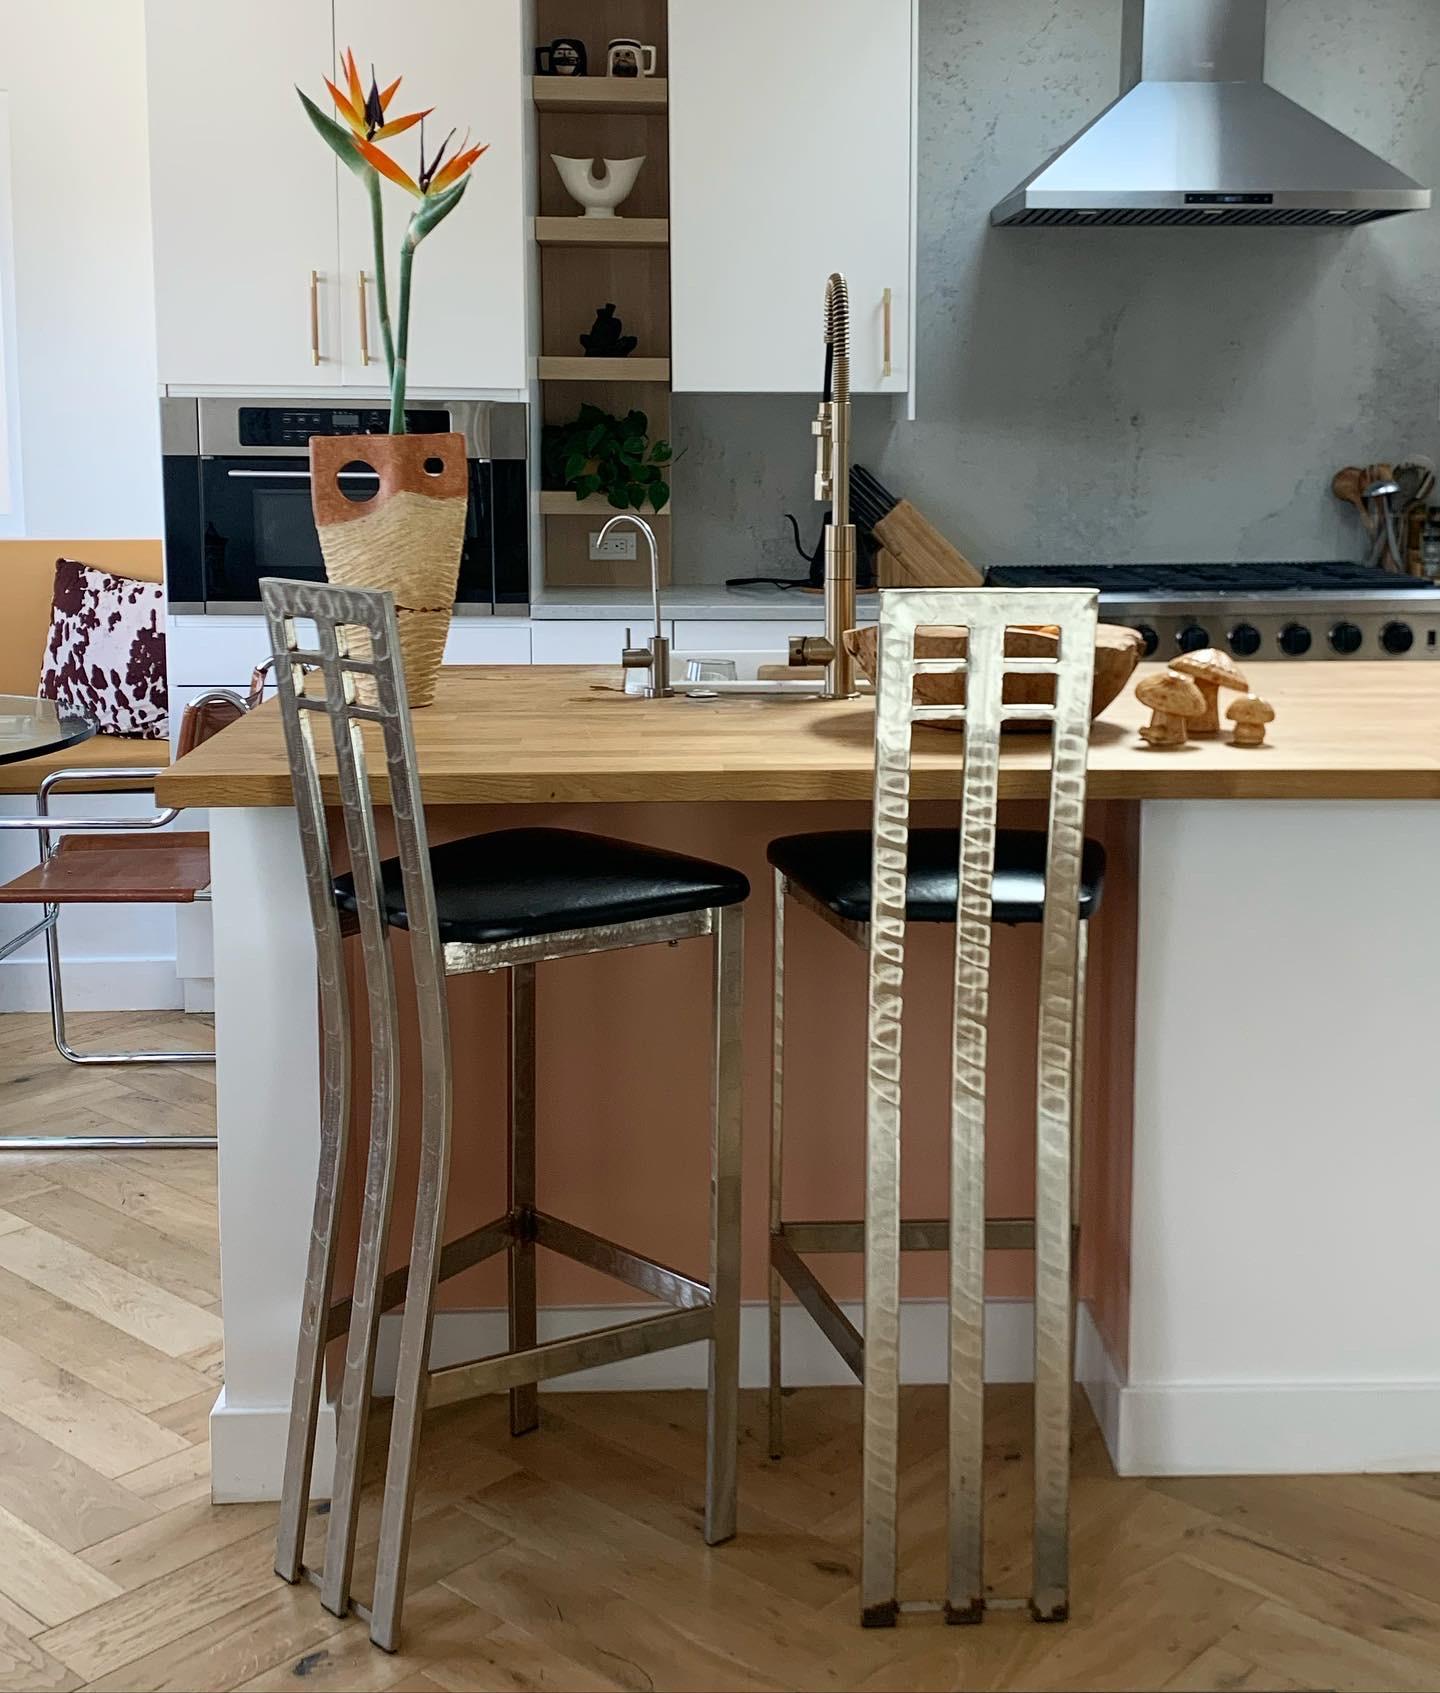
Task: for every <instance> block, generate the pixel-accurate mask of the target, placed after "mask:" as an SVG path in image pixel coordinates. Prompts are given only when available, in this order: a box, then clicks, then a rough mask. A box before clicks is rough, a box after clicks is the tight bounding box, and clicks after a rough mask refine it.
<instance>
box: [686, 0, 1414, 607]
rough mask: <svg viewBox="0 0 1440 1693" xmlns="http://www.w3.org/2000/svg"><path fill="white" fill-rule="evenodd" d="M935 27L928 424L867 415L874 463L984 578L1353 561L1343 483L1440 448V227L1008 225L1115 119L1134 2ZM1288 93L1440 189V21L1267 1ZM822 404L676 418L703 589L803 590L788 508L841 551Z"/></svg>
mask: <svg viewBox="0 0 1440 1693" xmlns="http://www.w3.org/2000/svg"><path fill="white" fill-rule="evenodd" d="M1257 3H1263V0H1257ZM920 19H921V22H920V110H919V147H920V155H919V171H920V180H919V232H918V242H919V276H918V287H917V290H916V292H917V299H918V313H919V317H918V359H917V363H918V370H919V380H918V388H917V406H918V417H917V419H916V421H915V422H913V423H911V422H909V421H907V420H906V419H905V417H904V414H903V408H902V407H901V405H900V404H899V403H898V402H891V401H890V400H888V399H874V398H869V399H864V400H861V401H859V402H857V407H856V410H857V417H856V455H857V457H858V458H859V459H860V460H861V461H862V462H864V463H866V464H869V465H870V466H871V467H872V468H873V469H874V470H875V471H876V472H877V474H878V475H879V476H880V478H881V480H882V481H884V482H885V483H886V484H887V485H889V486H890V487H891V488H892V489H893V490H894V491H895V492H896V493H898V494H902V495H904V496H905V497H907V498H909V499H911V500H913V501H914V503H915V504H916V505H917V506H918V507H920V509H921V510H922V511H923V512H924V513H925V514H926V515H927V516H928V517H929V518H930V519H931V520H932V521H933V522H935V523H936V524H937V525H938V526H939V527H940V528H941V529H942V530H943V531H944V532H945V533H946V534H947V535H948V536H949V537H950V538H951V539H952V540H953V541H955V542H956V544H957V545H959V546H960V547H961V548H962V549H963V550H964V551H965V552H967V553H968V554H969V555H970V556H971V557H972V558H973V559H975V561H976V562H977V563H981V564H985V563H994V562H1000V561H1009V562H1013V561H1017V560H1024V561H1030V560H1033V561H1038V562H1052V563H1054V562H1062V561H1065V560H1077V561H1098V560H1116V561H1134V560H1185V559H1190V560H1199V559H1204V560H1227V561H1228V560H1237V559H1244V558H1256V559H1285V558H1305V557H1312V558H1321V557H1323V558H1334V557H1353V556H1357V554H1358V542H1357V526H1356V524H1355V523H1354V522H1353V521H1352V520H1351V518H1350V517H1349V516H1348V515H1347V513H1346V512H1345V511H1344V510H1342V509H1341V508H1340V507H1339V505H1338V503H1337V502H1336V501H1335V499H1334V498H1333V496H1332V495H1331V494H1330V491H1329V483H1330V477H1331V475H1332V473H1333V472H1334V471H1335V470H1336V469H1337V468H1339V467H1340V466H1341V465H1343V464H1348V463H1362V464H1363V463H1368V462H1371V461H1372V460H1375V459H1388V458H1393V457H1396V456H1398V455H1400V454H1402V453H1405V452H1421V453H1426V454H1429V455H1431V456H1437V455H1440V211H1434V212H1430V213H1416V214H1412V215H1410V216H1406V217H1402V218H1395V219H1390V220H1386V221H1384V222H1381V223H1378V224H1373V225H1369V226H1365V227H1362V228H1360V229H1358V230H1354V231H1350V232H1339V231H1329V230H1285V229H1209V230H1207V229H1189V228H1185V229H1108V230H1107V229H1067V230H1024V229H1018V230H1017V229H1011V230H996V229H992V228H991V227H990V223H989V214H990V209H991V207H992V205H993V204H994V203H995V202H996V201H997V200H998V199H1000V198H1001V197H1002V196H1003V195H1004V194H1006V193H1008V192H1009V190H1011V189H1012V188H1014V187H1015V186H1016V185H1017V183H1019V182H1020V181H1021V180H1022V179H1023V178H1024V177H1026V176H1028V175H1029V174H1030V173H1031V171H1033V170H1034V169H1035V168H1036V167H1037V166H1038V165H1039V164H1041V162H1042V161H1043V160H1044V159H1045V158H1046V157H1048V155H1049V154H1050V153H1051V152H1053V151H1054V150H1055V148H1056V147H1058V146H1060V145H1061V144H1062V143H1063V142H1065V141H1067V140H1068V139H1069V138H1070V136H1071V135H1073V134H1074V133H1075V131H1076V130H1078V129H1079V128H1080V127H1081V126H1082V125H1083V124H1084V123H1086V122H1087V121H1088V120H1089V119H1090V118H1091V117H1093V116H1094V115H1095V114H1096V113H1098V112H1099V111H1100V110H1101V108H1102V107H1103V106H1105V105H1106V104H1108V103H1109V101H1110V100H1111V99H1112V98H1113V97H1114V95H1115V93H1116V91H1117V88H1118V80H1117V79H1118V76H1119V38H1120V0H920ZM1269 78H1270V80H1271V81H1272V82H1273V83H1274V84H1275V86H1276V87H1277V88H1279V89H1280V90H1281V91H1282V92H1284V93H1286V94H1288V95H1290V97H1291V98H1292V99H1295V100H1299V101H1301V102H1302V103H1303V104H1305V105H1307V106H1309V107H1310V108H1311V109H1312V110H1313V111H1315V112H1317V113H1318V114H1319V115H1320V116H1321V117H1323V118H1325V119H1326V120H1327V121H1329V122H1331V123H1333V124H1336V125H1337V126H1339V127H1340V128H1342V129H1344V130H1346V131H1347V132H1348V133H1350V134H1351V135H1353V136H1354V137H1355V138H1356V139H1357V140H1359V141H1361V142H1363V143H1364V144H1365V145H1366V146H1368V147H1371V148H1373V149H1374V150H1375V151H1376V152H1378V153H1379V154H1381V155H1382V157H1384V158H1386V159H1389V160H1390V161H1391V162H1392V163H1394V164H1395V165H1397V166H1398V167H1399V168H1400V169H1401V170H1404V171H1406V172H1408V173H1409V174H1410V175H1411V176H1414V177H1416V178H1418V179H1419V180H1420V181H1422V182H1424V183H1426V184H1427V185H1430V186H1432V187H1435V188H1437V189H1440V0H1270V52H1269ZM822 263H823V260H822V257H821V256H820V255H817V267H818V266H820V265H821V264H822ZM822 286H823V276H822V275H821V274H820V269H819V268H817V274H816V300H817V307H816V311H817V317H818V313H819V304H818V302H819V298H820V294H821V290H822ZM821 351H822V350H821V347H820V344H819V340H818V337H817V342H816V348H815V354H816V377H817V384H818V380H819V373H820V366H821ZM813 410H814V398H813V396H786V395H780V396H776V395H726V396H694V395H681V396H677V397H676V400H675V407H674V434H675V438H676V444H677V446H678V447H681V448H684V449H685V450H686V457H685V460H684V462H683V463H682V464H681V465H680V466H679V467H678V468H677V473H676V513H677V514H676V519H675V523H676V556H675V574H676V578H677V580H680V581H690V582H693V581H701V580H703V581H716V580H718V579H720V578H722V577H725V576H732V575H753V574H763V573H771V572H779V573H785V574H789V573H791V572H792V570H793V571H799V570H800V569H801V568H802V566H801V564H800V561H799V559H798V558H796V557H795V555H794V552H793V549H792V547H791V544H790V540H789V531H788V527H787V526H786V525H785V523H784V521H783V516H782V514H783V513H784V512H785V511H794V512H796V513H797V515H798V516H799V517H800V521H801V524H802V527H803V528H804V529H805V530H806V532H807V535H809V536H813V534H814V533H815V532H816V529H817V526H818V523H819V516H820V513H819V508H818V507H817V506H816V505H815V503H814V497H813V492H812V486H811V476H812V469H813V448H812V443H811V441H810V438H809V420H810V417H811V415H812V414H813Z"/></svg>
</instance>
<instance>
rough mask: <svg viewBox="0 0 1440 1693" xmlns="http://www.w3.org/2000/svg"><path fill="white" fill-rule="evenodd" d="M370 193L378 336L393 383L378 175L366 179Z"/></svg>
mask: <svg viewBox="0 0 1440 1693" xmlns="http://www.w3.org/2000/svg"><path fill="white" fill-rule="evenodd" d="M367 186H368V188H369V191H370V233H371V236H372V238H373V240H374V243H375V303H376V305H377V306H378V308H379V311H380V334H381V337H382V338H383V340H384V343H385V376H386V380H387V381H389V382H390V383H391V384H392V386H393V384H394V381H395V336H394V334H393V332H392V331H391V328H390V282H389V278H388V276H387V273H386V269H385V208H384V206H383V205H382V204H381V200H380V173H379V172H378V171H376V170H372V171H370V173H369V177H368V178H367Z"/></svg>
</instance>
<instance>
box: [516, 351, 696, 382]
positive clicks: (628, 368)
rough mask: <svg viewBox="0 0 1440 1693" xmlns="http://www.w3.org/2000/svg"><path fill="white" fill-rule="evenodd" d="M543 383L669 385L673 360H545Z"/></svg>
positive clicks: (542, 360)
mask: <svg viewBox="0 0 1440 1693" xmlns="http://www.w3.org/2000/svg"><path fill="white" fill-rule="evenodd" d="M540 380H541V381H542V382H668V381H669V380H670V361H669V359H637V358H628V359H587V358H583V357H582V358H573V359H572V358H542V359H541V360H540Z"/></svg>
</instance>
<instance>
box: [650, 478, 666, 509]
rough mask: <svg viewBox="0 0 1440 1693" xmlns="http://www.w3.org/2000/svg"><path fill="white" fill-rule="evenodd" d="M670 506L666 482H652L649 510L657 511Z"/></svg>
mask: <svg viewBox="0 0 1440 1693" xmlns="http://www.w3.org/2000/svg"><path fill="white" fill-rule="evenodd" d="M669 504H670V484H669V483H668V482H652V483H651V484H650V509H651V510H652V511H659V510H661V509H662V507H664V506H668V505H669Z"/></svg>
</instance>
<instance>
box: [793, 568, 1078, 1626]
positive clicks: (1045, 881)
mask: <svg viewBox="0 0 1440 1693" xmlns="http://www.w3.org/2000/svg"><path fill="white" fill-rule="evenodd" d="M1096 607H1097V596H1096V595H1095V594H1094V593H1093V592H1091V591H1085V590H1080V591H1066V592H1060V591H1051V590H1048V589H1020V590H1014V591H1005V590H1000V589H994V588H985V589H978V590H977V589H915V590H905V591H891V592H887V593H885V594H883V595H882V596H881V611H880V643H879V652H880V659H879V675H878V678H877V687H876V700H875V802H874V816H873V828H872V829H871V830H870V831H868V832H867V831H864V830H852V831H847V832H839V833H830V834H811V835H796V836H788V837H784V838H782V839H780V840H776V841H772V842H771V844H770V848H769V857H770V862H771V864H772V865H773V866H774V870H775V916H774V922H775V979H774V1013H773V1016H774V1021H773V1074H772V1099H771V1142H770V1407H769V1409H770V1452H771V1456H772V1457H777V1458H778V1457H779V1456H780V1455H781V1451H782V1440H781V1399H780V1394H781V1343H780V1309H781V1284H782V1282H783V1283H784V1284H786V1285H788V1286H789V1287H790V1288H791V1290H792V1291H793V1292H794V1294H795V1296H796V1298H797V1299H798V1300H799V1302H800V1304H801V1305H802V1306H803V1307H804V1308H805V1310H806V1311H808V1312H809V1314H810V1315H811V1317H813V1318H814V1320H815V1322H816V1323H817V1325H818V1326H819V1328H820V1330H821V1332H822V1333H823V1334H824V1335H825V1337H826V1338H827V1339H828V1340H829V1341H830V1342H831V1344H832V1345H833V1346H834V1347H835V1349H836V1350H837V1351H838V1352H839V1354H840V1356H841V1357H842V1358H843V1359H844V1360H845V1362H846V1363H847V1364H848V1365H849V1367H850V1368H851V1369H852V1370H853V1371H854V1373H855V1374H856V1375H857V1376H858V1377H859V1378H860V1379H861V1381H862V1382H863V1384H864V1481H863V1488H864V1500H863V1547H862V1561H861V1620H862V1622H863V1623H865V1624H866V1626H868V1627H886V1626H890V1625H893V1624H894V1623H895V1621H896V1619H897V1616H898V1614H899V1611H900V1609H901V1606H900V1604H899V1601H898V1596H897V1569H896V1566H897V1542H898V1536H897V1529H898V1512H897V1496H896V1495H897V1468H896V1465H897V1429H898V1406H899V1344H900V1253H901V1252H902V1251H911V1252H913V1251H943V1250H946V1249H948V1251H949V1254H950V1284H949V1285H950V1314H949V1404H950V1410H949V1460H950V1464H949V1470H950V1483H949V1500H948V1517H949V1546H948V1562H947V1572H948V1573H947V1590H946V1597H945V1603H944V1610H945V1615H946V1618H947V1620H948V1621H950V1622H956V1623H962V1622H978V1621H980V1620H981V1618H982V1616H983V1614H984V1610H985V1583H984V1518H983V1504H984V1489H983V1467H984V1426H983V1419H984V1397H983V1394H984V1318H985V1285H984V1275H985V1250H986V1247H987V1246H989V1247H991V1248H1011V1249H1014V1248H1027V1247H1033V1249H1034V1252H1035V1513H1034V1572H1033V1582H1032V1592H1031V1601H1030V1603H1031V1609H1032V1612H1033V1614H1034V1615H1035V1616H1036V1618H1037V1619H1040V1620H1043V1621H1058V1620H1061V1619H1063V1618H1064V1617H1065V1616H1066V1614H1067V1612H1068V1606H1069V1570H1068V1557H1069V1483H1070V1398H1071V1376H1072V1368H1073V1366H1072V1355H1073V1332H1074V1307H1073V1285H1074V1250H1075V1246H1076V1244H1077V1241H1078V1231H1077V1230H1076V1229H1075V1228H1074V1226H1073V1225H1074V1212H1075V1196H1076V1191H1077V1180H1078V1171H1079V1162H1078V1138H1079V1137H1078V1133H1077V1132H1076V1131H1077V1129H1078V1112H1079V1095H1080V1087H1081V1062H1082V1053H1081V1040H1080V1037H1081V1032H1082V1030H1083V1019H1084V993H1085V954H1086V944H1085V924H1084V922H1083V921H1082V920H1083V919H1087V918H1089V917H1090V916H1091V915H1092V914H1093V913H1094V912H1095V910H1096V909H1097V908H1098V905H1099V901H1100V894H1101V888H1102V882H1103V877H1104V870H1105V855H1104V850H1103V848H1102V847H1101V846H1100V845H1099V843H1098V842H1094V841H1086V840H1085V838H1084V825H1085V791H1086V761H1087V755H1088V747H1089V738H1090V736H1089V723H1090V697H1091V688H1092V682H1093V675H1094V659H1095V627H1096V621H1097V613H1096ZM1036 624H1048V625H1054V626H1056V627H1057V628H1058V629H1059V631H1060V643H1059V652H1058V655H1057V656H1056V657H1055V658H1011V657H1008V656H1006V653H1005V635H1006V631H1007V629H1010V628H1015V627H1019V626H1022V625H1030V626H1033V625H1036ZM935 626H945V627H951V628H953V627H957V626H958V627H960V628H963V629H965V630H966V631H967V649H968V650H967V651H966V653H965V655H964V656H962V657H954V658H928V657H927V658H917V657H916V655H915V637H916V633H917V631H918V630H920V629H923V628H929V627H935ZM953 672H960V673H962V674H964V676H965V679H966V696H967V697H966V703H965V704H964V705H959V706H952V705H924V704H917V703H916V702H915V699H914V691H915V679H916V677H917V676H922V675H935V674H939V673H953ZM1007 672H1008V673H1015V672H1028V673H1030V674H1032V675H1033V674H1048V675H1051V676H1053V677H1054V683H1055V686H1054V697H1053V701H1052V703H1050V704H1046V705H1004V706H1002V703H1001V701H1002V687H1003V682H1004V677H1005V675H1006V673H1007ZM946 718H949V719H957V718H958V719H963V721H964V725H965V740H964V748H965V761H964V775H963V779H962V783H961V806H962V811H961V824H960V828H959V830H958V831H957V830H954V829H917V830H914V831H912V830H911V829H910V754H911V735H912V727H913V725H914V724H916V723H924V722H935V721H939V720H941V719H946ZM1010 718H1029V719H1032V720H1039V721H1042V722H1045V723H1048V724H1050V725H1051V726H1052V735H1051V747H1052V754H1051V771H1050V792H1049V826H1048V830H1047V832H1046V833H1044V834H1041V833H1040V832H1038V831H1019V830H997V828H996V802H997V798H998V790H999V759H1000V730H1001V723H1002V719H1010ZM787 897H788V898H790V899H793V900H794V901H795V902H796V904H797V905H801V906H803V907H805V908H806V909H807V910H809V911H812V912H814V913H816V914H817V915H818V916H820V917H822V918H823V919H824V920H825V921H826V922H827V923H829V924H830V925H831V926H832V927H833V928H836V929H838V930H839V931H840V933H841V934H843V935H845V936H846V937H847V938H848V939H849V940H851V941H854V942H855V943H856V944H857V945H859V946H860V947H862V948H864V949H865V950H866V951H867V952H868V954H869V989H870V1004H869V1037H868V1056H867V1080H866V1094H867V1112H866V1170H867V1176H866V1200H865V1218H864V1221H863V1222H834V1221H828V1220H827V1221H791V1220H787V1219H786V1218H785V1216H784V1208H783V1204H782V1185H783V1174H784V1097H785V1087H784V1055H785V904H786V899H787ZM907 922H923V923H954V924H955V926H956V935H955V1001H954V1007H953V1018H954V1022H953V1040H952V1063H951V1092H950V1100H951V1109H950V1137H951V1152H950V1216H949V1219H948V1221H947V1220H946V1219H944V1218H940V1219H936V1220H923V1221H920V1220H902V1218H901V1216H900V1121H901V1096H900V1032H901V1008H902V994H903V975H904V963H905V932H906V924H907ZM992 922H1006V923H1041V924H1043V940H1042V951H1043V961H1042V967H1041V980H1040V1025H1039V1042H1038V1056H1037V1063H1038V1073H1037V1082H1038V1095H1037V1117H1036V1193H1035V1215H1034V1217H1033V1218H1005V1219H995V1220H992V1221H990V1222H989V1223H988V1224H987V1220H986V1216H985V1057H986V1027H987V1017H988V1009H989V990H990V929H991V924H992ZM1072 1153H1073V1156H1072ZM862 1248H863V1250H864V1253H865V1332H864V1335H863V1336H862V1335H861V1334H860V1333H859V1332H857V1330H856V1328H855V1326H854V1324H852V1323H851V1322H850V1320H849V1318H848V1317H847V1316H846V1315H845V1313H844V1311H843V1310H841V1308H840V1306H839V1305H838V1304H837V1303H836V1301H835V1300H834V1299H833V1298H832V1297H831V1295H830V1294H829V1293H828V1292H827V1291H826V1289H825V1287H824V1286H823V1284H822V1283H821V1282H820V1280H819V1279H818V1277H817V1276H816V1275H815V1273H814V1271H813V1270H812V1269H811V1268H810V1266H809V1265H808V1264H807V1263H806V1262H805V1259H804V1255H805V1254H807V1253H835V1252H855V1251H859V1250H861V1249H862Z"/></svg>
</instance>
